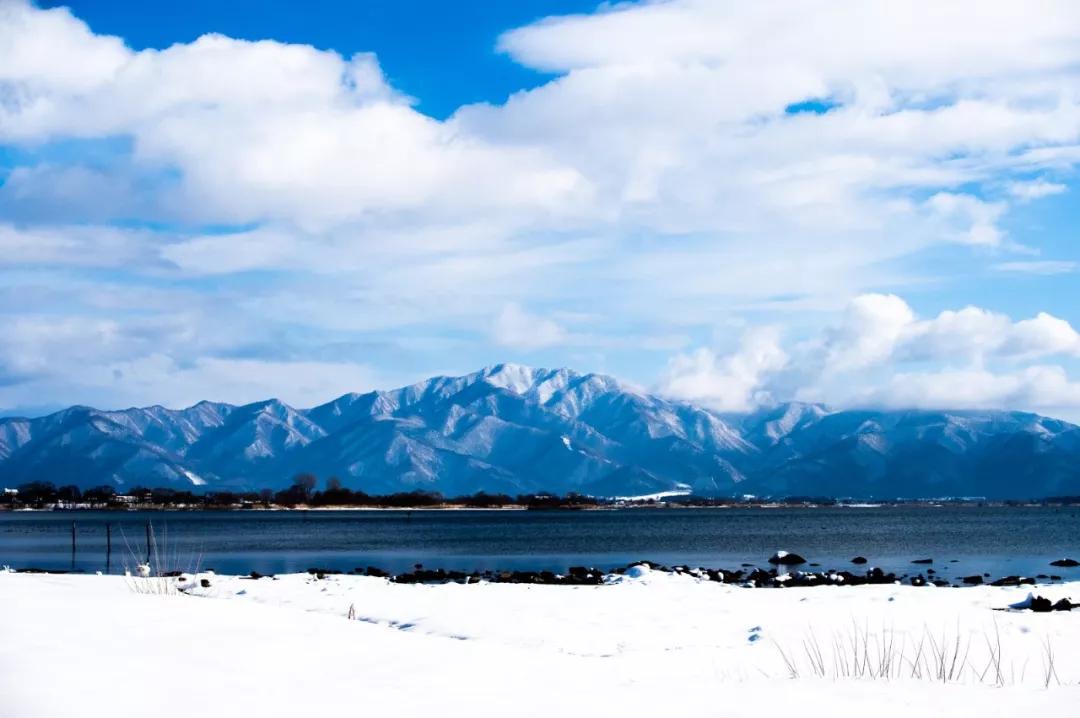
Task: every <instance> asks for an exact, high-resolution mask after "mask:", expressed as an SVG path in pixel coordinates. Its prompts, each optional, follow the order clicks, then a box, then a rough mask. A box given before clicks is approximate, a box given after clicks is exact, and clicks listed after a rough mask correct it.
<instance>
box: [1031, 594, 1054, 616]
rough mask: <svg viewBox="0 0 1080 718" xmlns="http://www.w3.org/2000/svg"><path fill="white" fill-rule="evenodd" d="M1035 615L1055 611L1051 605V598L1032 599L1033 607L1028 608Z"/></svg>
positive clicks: (1038, 597)
mask: <svg viewBox="0 0 1080 718" xmlns="http://www.w3.org/2000/svg"><path fill="white" fill-rule="evenodd" d="M1028 608H1030V609H1031V610H1032V611H1034V612H1035V613H1050V611H1053V610H1054V604H1052V603H1050V599H1049V598H1043V597H1042V596H1035V597H1034V598H1032V599H1031V605H1030V606H1028Z"/></svg>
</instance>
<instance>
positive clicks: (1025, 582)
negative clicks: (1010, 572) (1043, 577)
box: [990, 576, 1035, 586]
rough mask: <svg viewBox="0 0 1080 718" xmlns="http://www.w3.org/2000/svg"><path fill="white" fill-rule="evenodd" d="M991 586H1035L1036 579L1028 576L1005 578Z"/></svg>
mask: <svg viewBox="0 0 1080 718" xmlns="http://www.w3.org/2000/svg"><path fill="white" fill-rule="evenodd" d="M990 585H991V586H1033V585H1035V579H1033V578H1028V577H1027V576H1003V577H1002V578H999V579H998V580H997V581H994V582H993V583H991V584H990Z"/></svg>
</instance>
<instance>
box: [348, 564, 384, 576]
mask: <svg viewBox="0 0 1080 718" xmlns="http://www.w3.org/2000/svg"><path fill="white" fill-rule="evenodd" d="M356 572H357V573H360V569H357V570H356ZM364 573H365V574H366V575H368V576H372V577H374V578H387V576H388V575H389V574H387V573H386V571H383V570H382V569H381V568H376V567H375V566H368V567H367V570H366V571H365V572H364Z"/></svg>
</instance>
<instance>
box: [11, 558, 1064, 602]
mask: <svg viewBox="0 0 1080 718" xmlns="http://www.w3.org/2000/svg"><path fill="white" fill-rule="evenodd" d="M782 553H784V552H781V554H782ZM778 556H779V554H778ZM131 558H132V561H131V562H127V563H120V564H119V567H121V568H122V569H123V570H124V571H125V574H127V575H130V571H131V570H134V569H135V568H136V567H137V566H138V560H137V558H136V557H131ZM776 559H777V557H775V556H774V557H773V558H772V559H770V560H769V561H768V562H767V563H768V564H772V565H766V566H764V567H763V566H759V565H754V564H749V563H744V564H742V566H741V567H739V568H736V569H725V568H706V567H703V566H690V565H686V564H676V565H671V566H666V565H663V564H659V563H656V562H654V561H649V560H641V561H634V562H631V563H629V564H626V565H624V566H616V567H613V568H609V569H604V568H597V567H596V566H585V565H581V566H570V567H569V568H568V569H566V570H562V571H553V570H546V569H521V568H518V569H499V568H494V569H485V570H482V571H481V570H473V571H463V570H459V569H446V568H442V567H436V568H431V567H427V566H424V565H423V564H419V563H417V564H415V566H414V567H413V569H412V570H407V571H393V570H389V569H383V568H381V567H378V566H374V565H367V566H358V567H356V568H354V569H352V570H343V569H334V568H327V567H318V566H313V567H310V568H308V569H307V570H306V571H303V572H284V573H281V574H275V573H262V572H259V571H255V570H252V571H249V572H247V573H223V574H220V575H222V576H231V577H233V578H237V579H241V580H255V581H257V580H261V579H270V580H277V578H278V577H279V576H289V575H308V576H313V577H315V578H316V579H319V580H322V579H325V578H327V577H330V576H342V577H365V578H377V579H382V580H386V581H388V582H390V583H393V584H397V585H424V586H439V585H447V584H458V585H470V584H480V583H488V584H507V585H532V586H606V585H611V584H614V583H619V582H620V581H623V580H624V579H626V578H627V577H630V578H637V577H640V576H641V575H643V574H651V575H654V576H670V577H673V578H685V579H691V580H695V581H699V582H704V583H717V584H721V585H725V586H731V587H738V588H764V589H768V588H773V589H791V588H820V587H834V588H856V587H859V586H874V585H886V586H907V587H912V588H961V589H971V588H975V587H984V586H985V587H992V588H1007V587H1024V586H1027V587H1029V588H1031V589H1033V590H1034V589H1036V588H1046V587H1055V586H1062V585H1065V584H1070V583H1080V576H1074V575H1060V574H1062V573H1065V572H1069V571H1070V569H1074V568H1077V565H1076V562H1072V561H1071V560H1070V559H1061V560H1059V561H1062V562H1064V563H1058V562H1051V563H1049V564H1048V566H1049V568H1048V569H1047V570H1048V571H1049V570H1051V569H1053V570H1056V571H1058V572H1059V573H1057V574H1051V573H1039V574H1036V575H1033V576H1028V575H1020V574H1009V575H1003V576H1000V577H998V578H994V577H993V576H992V575H991V574H989V573H980V574H969V575H967V576H962V575H959V574H957V575H954V576H952V577H951V578H949V577H947V576H946V574H945V573H944V566H945V565H948V564H941V566H942V567H943V568H942V572H940V573H939V572H938V571H937V570H935V569H934V568H932V565H933V563H934V561H933V559H921V560H912V561H911V566H913V567H914V566H918V568H911V570H910V572H900V573H898V572H896V571H886V570H883V569H881V568H879V567H876V566H872V565H869V566H868V567H867V568H866V569H865V570H863V569H861V568H860V569H855V570H852V569H850V568H845V569H835V568H825V569H822V568H821V564H818V563H811V562H807V561H805V560H802V561H801V562H796V563H790V562H789V563H787V564H785V563H784V562H783V560H782V559H781V560H780V561H777V560H776ZM860 564H868V561H867V560H866V559H863V558H862V557H858V558H857V559H855V560H852V561H851V562H850V564H849V565H852V566H859V565H860ZM1055 564H1057V565H1055ZM146 568H147V570H148V571H152V573H151V576H152V577H153V578H156V579H164V580H175V579H176V578H177V577H179V576H182V575H191V574H195V573H200V572H204V573H208V574H213V575H219V574H216V572H215V571H214V570H213V569H211V568H205V569H202V568H200V567H198V564H197V563H196V564H195V565H194V566H192V565H189V566H188V567H187V569H186V570H182V569H172V568H169V567H168V566H165V567H160V566H153V565H151V564H150V563H147V564H146ZM1062 569H1065V571H1062ZM0 572H5V573H12V574H23V575H56V576H90V575H97V576H102V575H105V576H118V575H120V574H117V573H103V572H102V571H100V570H91V571H87V570H75V569H71V570H67V569H57V568H42V567H35V566H24V567H18V566H10V565H5V566H3V567H2V569H0ZM1078 600H1080V596H1078ZM1074 607H1075V608H1080V603H1077V604H1075V606H1065V607H1064V608H1062V609H1060V610H1072V608H1074Z"/></svg>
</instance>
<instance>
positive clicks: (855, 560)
mask: <svg viewBox="0 0 1080 718" xmlns="http://www.w3.org/2000/svg"><path fill="white" fill-rule="evenodd" d="M851 562H852V563H856V564H860V565H862V564H864V563H866V557H865V556H856V557H855V558H853V559H851Z"/></svg>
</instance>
